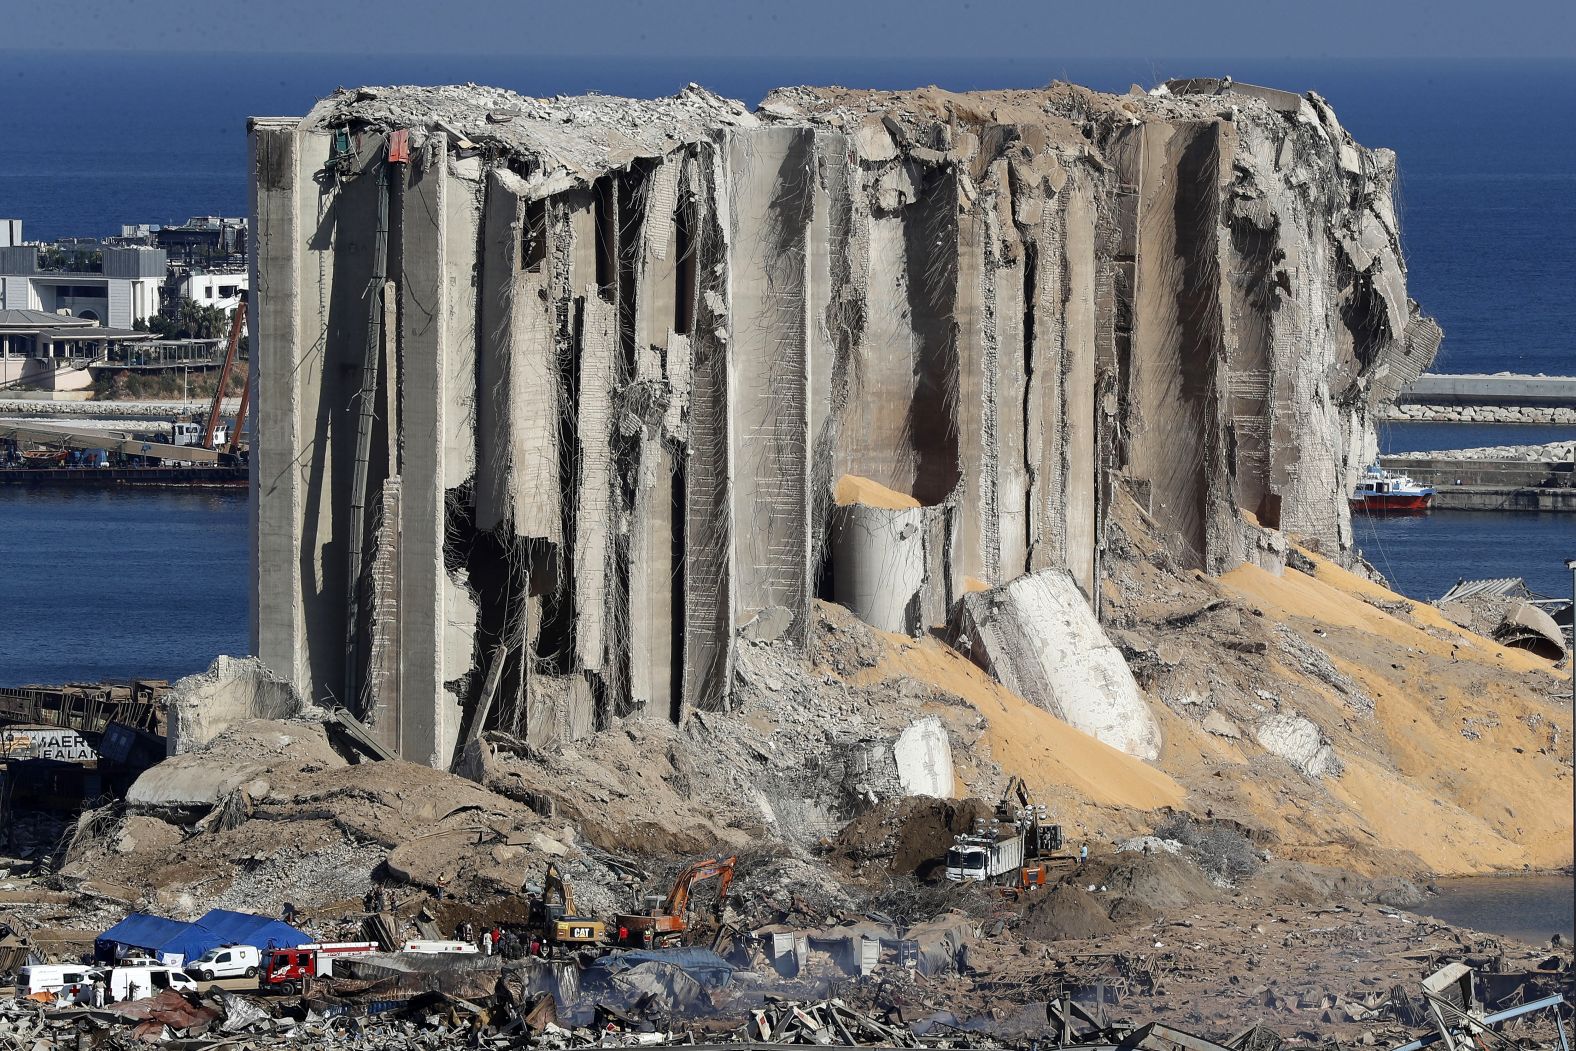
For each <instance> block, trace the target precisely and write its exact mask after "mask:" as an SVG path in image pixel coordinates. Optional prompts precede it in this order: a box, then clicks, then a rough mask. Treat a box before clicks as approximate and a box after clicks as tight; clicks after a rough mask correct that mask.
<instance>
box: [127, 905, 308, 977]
mask: <svg viewBox="0 0 1576 1051" xmlns="http://www.w3.org/2000/svg"><path fill="white" fill-rule="evenodd" d="M180 927H181V930H180V931H179V932H176V933H175V934H173V935H172V936H171V937H169V938H166V939H165V940H164V941H162V942H160V943H159V945H158V947H157V948H158V955H159V956H160V957H161V958H162V957H165V956H180V957H181V961H182V963H188V964H189V963H191V962H192V961H193V960H195V959H197V957H199V956H201V955H202V954H203V953H205V952H207V951H208V950H209V949H213V948H217V947H218V946H220V945H255V946H257V947H258V948H259V949H265V950H266V949H268V948H270V947H272V948H290V947H292V946H296V945H307V944H309V943H310V942H312V941H313V940H314V939H313V937H312V936H311V935H310V934H308V933H306V932H305V931H301V930H297V929H296V928H294V927H292V926H290V925H289V924H288V923H283V922H281V921H279V920H276V919H274V918H273V917H271V916H258V915H256V914H255V913H250V912H231V911H230V910H229V909H210V910H209V911H208V912H205V913H203V914H202V916H200V917H198V919H197V921H196V922H195V923H186V924H181V925H180Z"/></svg>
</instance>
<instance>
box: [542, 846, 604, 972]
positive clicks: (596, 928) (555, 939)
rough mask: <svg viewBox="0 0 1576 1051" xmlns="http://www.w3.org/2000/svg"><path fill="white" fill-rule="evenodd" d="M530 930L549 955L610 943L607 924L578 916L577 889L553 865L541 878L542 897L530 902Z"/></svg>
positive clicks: (549, 863) (549, 865)
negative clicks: (576, 905)
mask: <svg viewBox="0 0 1576 1051" xmlns="http://www.w3.org/2000/svg"><path fill="white" fill-rule="evenodd" d="M531 929H532V930H533V931H535V932H536V933H537V934H538V935H539V936H540V938H541V940H542V949H543V951H544V952H545V953H546V954H548V955H552V954H553V952H554V950H558V949H561V950H566V951H574V950H578V949H592V948H596V947H597V946H600V945H602V944H603V943H605V942H606V941H607V924H606V923H604V922H602V921H601V920H594V919H591V918H589V917H586V916H581V915H580V914H579V911H578V910H577V909H576V908H575V892H574V889H573V888H572V887H570V886H569V884H567V883H565V882H564V878H563V877H562V876H561V875H559V873H558V866H557V865H554V864H553V863H552V862H548V864H547V874H546V876H544V877H543V879H542V895H541V897H539V898H537V899H535V900H534V901H532V902H531Z"/></svg>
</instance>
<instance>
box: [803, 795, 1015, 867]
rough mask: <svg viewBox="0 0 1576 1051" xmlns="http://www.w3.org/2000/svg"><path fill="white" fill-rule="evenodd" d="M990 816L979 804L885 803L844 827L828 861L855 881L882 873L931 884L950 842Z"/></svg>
mask: <svg viewBox="0 0 1576 1051" xmlns="http://www.w3.org/2000/svg"><path fill="white" fill-rule="evenodd" d="M993 813H994V808H993V807H992V806H991V805H990V804H989V803H987V802H985V801H984V800H983V799H933V798H931V797H929V796H916V797H911V798H908V799H893V800H888V801H886V802H884V803H880V804H877V805H876V806H875V807H872V808H871V809H870V810H868V811H866V812H865V813H863V814H861V815H860V816H859V817H857V818H855V819H854V820H853V821H850V822H849V823H848V824H847V825H844V826H843V828H842V831H840V832H838V834H837V837H836V838H835V839H834V840H833V841H832V851H831V855H830V857H829V859H828V860H830V861H831V862H832V863H833V864H835V865H837V866H838V867H839V868H841V869H843V870H845V871H847V872H849V873H850V874H852V875H856V876H858V875H866V874H873V873H879V872H886V873H890V874H893V875H901V876H918V877H919V878H920V879H930V878H932V877H934V876H937V875H939V873H938V872H937V871H936V870H937V869H938V867H939V866H941V865H942V863H943V862H944V860H945V853H946V849H947V847H948V846H950V845H951V844H952V841H953V839H954V837H956V836H957V835H958V834H959V833H962V832H967V831H969V830H970V829H971V828H973V827H974V823H975V822H976V821H979V820H984V819H988V818H989V817H991V815H992V814H993Z"/></svg>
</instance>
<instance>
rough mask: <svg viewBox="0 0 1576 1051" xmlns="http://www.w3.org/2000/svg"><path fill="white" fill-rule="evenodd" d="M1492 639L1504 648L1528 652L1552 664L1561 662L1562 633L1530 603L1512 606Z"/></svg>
mask: <svg viewBox="0 0 1576 1051" xmlns="http://www.w3.org/2000/svg"><path fill="white" fill-rule="evenodd" d="M1494 638H1496V639H1498V640H1499V641H1500V642H1503V643H1504V644H1505V645H1507V646H1519V647H1521V648H1522V649H1528V650H1532V651H1533V652H1534V653H1538V654H1541V655H1543V656H1545V657H1547V658H1548V659H1549V660H1552V661H1559V660H1564V659H1565V632H1563V631H1561V630H1560V626H1559V625H1558V624H1556V623H1555V622H1554V618H1553V617H1551V616H1549V614H1548V613H1546V612H1544V611H1543V610H1542V609H1539V608H1538V607H1537V606H1534V605H1533V604H1532V603H1530V602H1521V603H1519V604H1517V605H1515V606H1513V607H1512V608H1511V609H1510V610H1509V611H1508V612H1507V613H1506V614H1505V619H1504V620H1502V621H1500V623H1499V626H1498V627H1496V628H1495V629H1494Z"/></svg>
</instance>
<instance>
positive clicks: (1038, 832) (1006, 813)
mask: <svg viewBox="0 0 1576 1051" xmlns="http://www.w3.org/2000/svg"><path fill="white" fill-rule="evenodd" d="M1014 799H1016V802H1017V806H1014V805H1013V802H1014ZM1061 849H1062V827H1061V826H1060V825H1053V824H1050V823H1049V822H1047V821H1046V813H1045V807H1043V806H1040V805H1037V804H1036V803H1035V802H1034V800H1033V799H1031V798H1030V797H1029V790H1028V787H1027V786H1026V785H1025V784H1024V783H1023V778H1021V777H1014V778H1013V779H1012V780H1011V781H1009V782H1008V783H1007V788H1006V790H1005V791H1004V792H1003V793H1002V797H1001V801H1000V802H999V803H997V804H996V818H995V820H994V821H982V822H980V823H979V824H977V825H976V826H975V828H974V830H973V831H971V832H965V833H962V834H961V835H959V836H958V837H957V838H956V839H955V840H954V841H953V844H952V846H951V847H950V848H949V849H948V850H947V862H946V873H947V879H949V880H952V881H953V882H954V883H967V882H989V883H1005V884H1008V885H1009V886H1010V887H1012V888H1014V889H1028V888H1031V887H1043V886H1044V885H1045V882H1046V875H1047V868H1048V862H1049V861H1050V860H1051V858H1052V857H1053V856H1054V855H1055V854H1056V852H1057V851H1059V850H1061Z"/></svg>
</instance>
